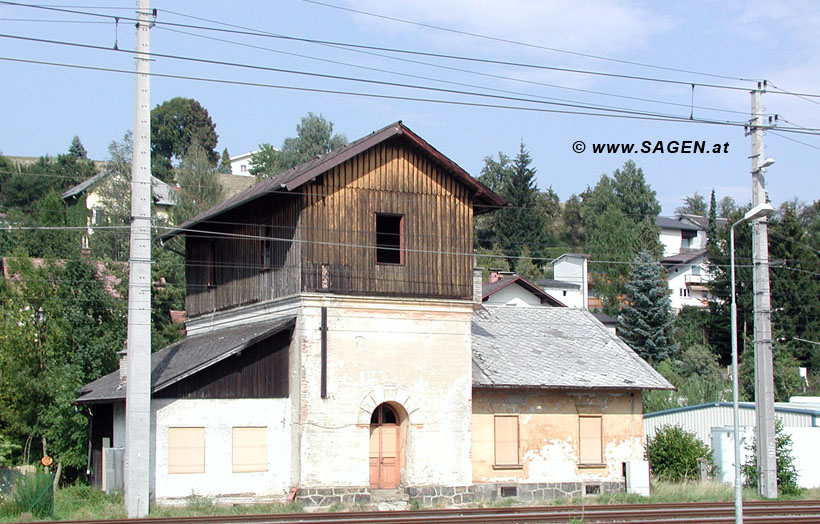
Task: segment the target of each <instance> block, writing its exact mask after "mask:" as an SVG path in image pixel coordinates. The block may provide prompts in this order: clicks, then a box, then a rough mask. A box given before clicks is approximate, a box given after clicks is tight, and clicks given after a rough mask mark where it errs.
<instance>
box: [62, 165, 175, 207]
mask: <svg viewBox="0 0 820 524" xmlns="http://www.w3.org/2000/svg"><path fill="white" fill-rule="evenodd" d="M111 173H113V171H111V170H110V169H107V170H105V171H101V172H99V173H97V174H96V175H94V176H92V177H91V178H88V179H86V180H83V181H82V182H80V183H79V184H77V185H76V186H74V187H71V188H69V189H67V190H66V191H65V192H64V193H63V200H65V199H67V198H73V197H77V196H79V195H81V194H83V193H84V192H86V191H87V190H89V189H91V188H92V187H94V186H95V185H97V184H98V183H99V182H101V181H102V180H103V179H104V178H106V177H107V176H108V175H110V174H111ZM151 195H152V196H153V198H154V202H155V203H156V204H159V205H165V206H173V205H174V204H175V203H176V190H175V189H174V188H173V187H171V186H170V185H168V184H166V183H165V182H163V181H162V180H160V179H159V178H157V177H155V176H153V175H151Z"/></svg>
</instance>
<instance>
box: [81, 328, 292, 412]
mask: <svg viewBox="0 0 820 524" xmlns="http://www.w3.org/2000/svg"><path fill="white" fill-rule="evenodd" d="M295 322H296V317H287V318H284V319H281V320H278V321H276V322H274V323H272V324H271V323H266V324H256V325H252V326H240V327H236V328H231V329H222V330H219V331H216V332H214V333H206V334H204V335H195V336H192V337H186V338H184V339H182V340H180V341H179V342H176V343H174V344H171V345H170V346H168V347H166V348H164V349H161V350H160V351H157V352H156V353H154V354H153V355H151V391H152V392H154V393H155V392H157V391H159V390H161V389H163V388H165V387H167V386H170V385H171V384H174V383H176V382H178V381H180V380H182V379H184V378H186V377H188V376H190V375H193V374H194V373H196V372H198V371H201V370H203V369H205V368H207V367H209V366H212V365H214V364H216V363H218V362H221V361H222V360H224V359H226V358H228V357H230V356H232V355H234V354H236V353H239V352H240V351H242V350H243V349H245V348H247V347H249V346H251V345H253V344H256V343H257V342H261V341H263V340H265V339H266V338H268V337H271V336H273V335H275V334H277V333H279V332H281V331H283V330H285V329H288V328H291V327H293V325H294V324H295ZM124 399H125V384H122V383H121V382H120V374H119V371H115V372H113V373H109V374H108V375H105V376H104V377H102V378H99V379H97V380H95V381H94V382H91V383H89V384H86V385H85V386H84V387H83V388H82V389H81V390H80V398H78V399H77V400H76V402H77V403H78V404H96V403H109V402H114V401H119V400H124Z"/></svg>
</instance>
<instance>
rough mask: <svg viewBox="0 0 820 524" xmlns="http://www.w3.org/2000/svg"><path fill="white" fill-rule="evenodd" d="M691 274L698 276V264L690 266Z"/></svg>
mask: <svg viewBox="0 0 820 524" xmlns="http://www.w3.org/2000/svg"><path fill="white" fill-rule="evenodd" d="M692 274H693V275H695V276H700V266H692Z"/></svg>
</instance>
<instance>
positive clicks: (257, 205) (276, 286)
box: [185, 194, 300, 318]
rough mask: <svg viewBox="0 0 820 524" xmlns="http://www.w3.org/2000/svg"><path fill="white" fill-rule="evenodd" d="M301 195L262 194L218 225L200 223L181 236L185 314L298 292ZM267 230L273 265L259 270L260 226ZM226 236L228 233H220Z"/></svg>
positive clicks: (220, 218) (194, 313)
mask: <svg viewBox="0 0 820 524" xmlns="http://www.w3.org/2000/svg"><path fill="white" fill-rule="evenodd" d="M299 205H300V199H299V198H298V196H294V195H282V194H275V195H267V196H265V197H263V198H260V199H259V200H257V201H254V202H251V203H249V204H247V205H246V206H243V207H240V208H237V209H235V210H233V211H231V212H228V213H226V214H225V215H223V216H221V217H219V221H218V223H216V222H215V223H205V224H200V225H199V226H198V227H197V229H198V230H201V231H203V232H202V233H188V234H187V235H186V257H185V258H186V260H187V264H186V279H187V291H188V292H187V294H186V300H185V308H186V311H187V312H188V316H189V318H192V317H196V316H198V315H203V314H207V313H211V312H213V311H220V310H223V309H228V308H231V307H235V306H238V305H243V304H252V303H254V302H259V301H263V300H269V299H271V298H274V297H280V296H287V295H292V294H295V293H298V292H299V289H300V285H299V248H300V244H299V242H298V220H299ZM266 224H273V227H272V228H269V229H268V230H267V231H268V232H269V234H270V236H271V237H272V238H281V239H285V240H286V241H280V242H273V250H274V251H275V253H274V254H273V258H274V259H276V260H279V261H281V264H277V265H276V267H271V268H268V269H266V268H264V267H263V263H262V253H261V249H262V240H261V239H260V238H259V237H260V234H262V235H264V232H263V231H260V226H264V225H266ZM225 234H227V235H225ZM209 245H212V246H213V248H212V249H213V251H212V253H213V257H214V260H212V261H210V264H212V265H213V269H212V271H213V282H211V283H210V284H209V282H208V271H209V268H208V265H209V261H208V250H209V249H210V248H209Z"/></svg>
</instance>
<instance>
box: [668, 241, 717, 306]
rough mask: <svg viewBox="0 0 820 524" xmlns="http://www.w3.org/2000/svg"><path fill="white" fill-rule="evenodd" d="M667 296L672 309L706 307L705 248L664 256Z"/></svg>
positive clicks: (707, 279) (707, 294)
mask: <svg viewBox="0 0 820 524" xmlns="http://www.w3.org/2000/svg"><path fill="white" fill-rule="evenodd" d="M661 265H663V267H664V269H666V278H667V282H668V285H669V291H670V294H669V298H670V299H671V305H672V309H674V310H675V311H679V310H680V309H681V308H683V307H684V306H693V307H701V308H702V307H706V306H708V299H709V288H708V285H707V284H708V283H709V280H710V278H709V272H708V270H707V267H706V249H698V250H695V251H691V252H689V253H681V254H679V255H671V256H668V257H664V259H663V260H662V261H661Z"/></svg>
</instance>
